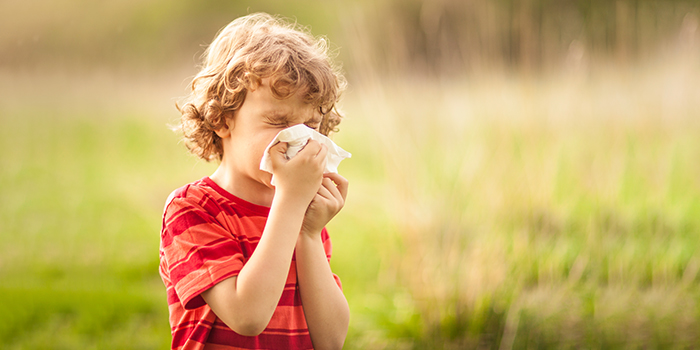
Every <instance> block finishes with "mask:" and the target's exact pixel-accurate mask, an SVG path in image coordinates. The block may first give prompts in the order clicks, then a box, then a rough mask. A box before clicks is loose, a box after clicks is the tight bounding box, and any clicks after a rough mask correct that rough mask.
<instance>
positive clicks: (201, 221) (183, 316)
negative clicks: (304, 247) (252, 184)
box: [160, 177, 340, 349]
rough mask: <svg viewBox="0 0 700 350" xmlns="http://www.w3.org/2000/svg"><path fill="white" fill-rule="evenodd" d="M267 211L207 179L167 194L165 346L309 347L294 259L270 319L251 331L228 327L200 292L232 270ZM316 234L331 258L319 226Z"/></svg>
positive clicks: (235, 271) (163, 252) (250, 244)
mask: <svg viewBox="0 0 700 350" xmlns="http://www.w3.org/2000/svg"><path fill="white" fill-rule="evenodd" d="M269 210H270V209H269V208H268V207H264V206H259V205H255V204H252V203H250V202H247V201H244V200H242V199H240V198H238V197H236V196H234V195H232V194H231V193H229V192H227V191H225V190H224V189H222V188H221V187H219V186H218V185H217V184H216V183H214V181H212V180H211V179H209V178H208V177H205V178H203V179H201V180H199V181H196V182H194V183H191V184H188V185H186V186H184V187H181V188H179V189H177V190H175V191H174V192H173V193H172V194H171V195H170V197H169V198H168V201H167V202H166V205H165V210H164V214H163V227H162V230H161V235H160V239H161V243H160V275H161V277H162V279H163V283H164V284H165V288H166V291H167V296H168V308H169V311H170V327H171V332H172V336H173V342H172V349H311V348H312V344H311V338H310V336H309V329H308V327H307V325H306V318H305V317H304V310H303V308H302V305H301V295H300V294H299V285H298V283H297V277H296V263H295V262H294V259H292V264H291V267H290V270H289V275H288V276H287V282H286V285H285V287H284V291H283V293H282V297H281V298H280V301H279V303H278V305H277V308H276V309H275V312H274V314H273V315H272V319H271V320H270V323H269V324H268V326H267V328H265V330H264V331H263V332H262V333H261V334H260V335H258V336H255V337H247V336H242V335H239V334H237V333H236V332H234V331H233V330H231V329H230V328H229V327H227V326H226V325H225V324H224V323H223V322H222V321H221V320H220V319H219V318H218V317H216V315H215V314H214V312H213V311H212V310H211V308H209V306H208V305H207V304H206V303H205V302H204V299H203V298H202V297H201V295H200V294H201V293H202V292H203V291H205V290H207V289H209V288H211V287H213V286H214V285H216V284H217V283H219V282H221V281H222V280H224V279H226V278H229V277H232V276H237V275H238V272H239V271H240V270H241V268H242V267H243V265H244V264H245V262H246V261H247V260H248V259H249V258H250V256H251V254H252V253H253V251H254V250H255V247H256V246H257V244H258V242H259V241H260V236H261V235H262V232H263V229H264V227H265V222H266V220H267V216H268V213H269ZM321 235H322V239H323V243H324V247H325V250H326V256H327V257H328V260H329V261H330V257H331V241H330V238H329V236H328V232H327V231H326V229H325V228H324V229H323V232H322V233H321ZM334 277H335V279H336V282H337V283H338V286H339V287H340V280H339V279H338V277H337V276H335V275H334Z"/></svg>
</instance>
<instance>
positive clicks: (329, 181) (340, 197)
mask: <svg viewBox="0 0 700 350" xmlns="http://www.w3.org/2000/svg"><path fill="white" fill-rule="evenodd" d="M347 195H348V180H346V179H345V178H344V177H342V176H340V175H339V174H336V173H328V174H323V181H322V183H321V187H320V188H319V189H318V191H317V192H316V195H315V196H314V198H313V200H312V201H311V204H309V207H308V209H306V215H304V223H303V224H302V226H301V233H302V234H306V235H310V236H313V237H315V236H317V235H320V234H321V230H322V229H323V227H324V226H326V224H327V223H328V222H329V221H331V219H332V218H333V217H334V216H335V215H336V214H338V212H339V211H340V209H342V208H343V206H344V205H345V198H346V197H347Z"/></svg>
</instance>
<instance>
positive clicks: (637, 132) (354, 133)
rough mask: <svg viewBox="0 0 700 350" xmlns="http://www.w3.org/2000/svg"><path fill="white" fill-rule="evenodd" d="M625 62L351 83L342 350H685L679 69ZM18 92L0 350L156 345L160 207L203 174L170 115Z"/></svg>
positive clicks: (1, 270)
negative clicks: (539, 76) (468, 77)
mask: <svg viewBox="0 0 700 350" xmlns="http://www.w3.org/2000/svg"><path fill="white" fill-rule="evenodd" d="M686 68H687V67H686ZM634 73H635V74H630V75H628V76H625V75H622V74H618V75H599V76H593V77H590V78H588V79H584V80H575V79H571V78H566V77H564V78H547V79H543V80H541V81H521V80H508V79H498V78H493V79H489V80H475V81H467V82H466V83H459V84H452V85H450V84H446V83H442V84H438V83H437V82H428V83H425V82H423V83H420V84H417V83H411V82H395V81H387V80H382V81H380V80H375V81H371V80H370V81H367V80H365V81H362V82H356V83H355V84H354V85H353V89H352V90H351V91H350V92H349V93H348V94H347V96H346V100H345V103H344V106H345V110H346V114H347V118H346V120H345V121H344V122H343V124H341V132H340V133H339V134H337V135H336V137H335V139H336V141H337V142H338V143H339V144H340V145H342V146H343V147H344V148H346V149H348V150H349V151H351V152H352V153H353V157H352V158H351V159H349V160H346V161H345V162H343V164H342V165H341V168H340V170H341V173H342V174H343V175H345V176H346V177H347V178H349V179H350V181H351V188H350V195H349V198H348V202H347V205H346V207H345V209H344V210H343V212H342V213H341V214H340V215H339V216H338V217H337V218H336V219H335V220H334V221H333V222H331V224H330V225H329V229H330V232H331V235H332V237H333V243H334V255H333V262H332V264H333V269H334V271H335V272H336V273H337V274H339V275H340V277H341V279H342V281H343V285H344V290H345V293H346V296H347V298H348V300H349V302H350V307H351V311H352V319H351V325H350V332H349V336H348V339H347V341H346V348H348V349H380V348H387V349H411V348H416V349H422V348H438V349H440V348H444V349H453V348H476V347H484V348H503V349H508V348H514V349H525V348H640V347H644V348H692V347H698V346H700V338H699V335H698V332H697V329H698V327H699V326H700V324H698V319H700V303H699V302H698V301H699V298H700V292H699V291H698V283H699V278H700V277H699V276H698V271H699V270H700V257H699V256H698V249H697V242H698V232H700V231H699V230H700V162H698V161H697V160H698V159H700V138H698V136H697V135H700V122H699V121H700V115H698V112H697V111H699V110H700V104H699V102H698V101H700V98H697V97H700V96H698V91H697V88H695V87H693V85H692V84H691V83H690V81H696V79H695V80H693V79H690V80H688V79H680V78H679V79H678V81H675V80H671V81H670V84H671V85H673V86H674V89H675V90H674V93H673V94H672V95H669V96H670V97H669V96H666V95H664V90H663V89H662V88H660V87H657V86H656V84H657V82H658V81H659V80H660V77H667V78H668V77H671V78H672V77H676V76H677V77H680V75H673V74H670V73H669V72H668V71H656V70H644V71H639V72H634ZM688 75H689V76H694V77H700V74H698V69H697V67H695V66H692V67H690V68H688V73H687V74H686V75H684V76H688ZM671 78H668V79H671ZM684 82H685V83H684ZM676 83H677V84H676ZM142 90H143V91H149V90H148V87H146V88H144V89H142ZM140 91H141V90H140ZM611 91H612V92H614V93H611ZM664 96H666V97H664ZM67 98H73V99H75V96H74V95H68V97H67ZM29 101H31V100H29V99H27V100H26V101H25V100H17V101H14V102H9V100H6V102H4V103H3V104H0V113H1V114H0V149H2V150H3V152H2V153H1V154H0V194H1V196H2V201H1V202H0V235H1V236H2V240H0V281H1V283H0V314H1V315H2V317H0V341H1V342H2V343H3V346H2V347H3V348H8V349H35V348H45V349H76V348H80V349H109V348H114V349H142V348H143V349H155V348H167V347H168V344H169V341H170V334H169V328H168V320H167V306H166V300H165V291H164V287H163V285H162V282H161V281H160V278H159V276H158V272H157V266H158V232H159V230H160V217H161V211H162V205H163V201H164V200H165V198H166V197H167V195H168V193H169V192H170V191H172V190H173V189H175V188H177V187H179V186H181V185H183V184H185V183H187V182H190V181H193V180H196V179H198V178H200V177H202V176H205V175H208V174H210V173H211V172H212V171H213V169H214V167H215V165H213V164H207V163H204V162H201V161H197V160H196V159H195V158H193V157H191V156H189V155H187V154H186V152H185V150H184V146H183V145H181V144H178V140H177V136H176V135H174V134H173V133H172V132H170V131H169V130H168V129H167V128H166V123H168V122H170V121H172V119H173V118H174V117H176V114H175V111H174V109H172V110H171V112H162V111H158V110H157V109H155V110H156V111H157V112H155V113H152V112H153V111H154V109H152V108H150V107H149V106H145V107H144V106H142V105H138V104H136V105H130V104H128V103H125V104H119V103H109V102H108V101H106V100H105V101H100V100H97V102H96V103H94V104H92V105H89V106H85V105H80V107H72V106H73V105H72V104H71V103H70V101H69V102H68V103H64V104H56V105H51V104H50V103H46V104H43V105H42V104H40V103H37V104H33V103H29ZM139 101H141V102H139V103H142V101H143V100H139ZM154 103H156V102H154ZM157 103H160V101H158V102H157ZM115 105H118V106H121V107H119V108H117V109H115V108H114V106H115ZM123 106H129V107H123ZM142 107H143V108H142Z"/></svg>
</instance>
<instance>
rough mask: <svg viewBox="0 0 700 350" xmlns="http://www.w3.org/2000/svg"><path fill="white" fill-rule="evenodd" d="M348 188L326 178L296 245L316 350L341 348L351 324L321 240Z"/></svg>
mask: <svg viewBox="0 0 700 350" xmlns="http://www.w3.org/2000/svg"><path fill="white" fill-rule="evenodd" d="M333 182H335V183H336V184H337V186H336V185H334V184H333ZM347 188H348V181H347V180H345V178H343V177H342V176H340V175H338V174H326V175H325V176H324V179H323V185H322V186H321V188H320V189H319V191H318V193H317V194H316V197H314V200H313V202H312V203H311V205H310V206H309V209H308V210H307V213H306V217H305V218H304V224H303V226H302V232H301V234H300V235H299V238H298V240H297V245H296V263H297V278H298V280H299V291H300V292H301V302H302V305H304V315H305V316H306V323H307V324H308V326H309V332H310V334H311V341H312V342H313V345H314V348H315V349H340V348H342V347H343V343H344V342H345V337H346V335H347V332H348V324H349V322H350V310H349V308H348V302H347V300H346V299H345V296H344V295H343V292H342V290H341V289H340V288H339V287H338V285H337V284H336V281H335V278H334V277H333V273H332V272H331V268H330V265H329V264H328V260H327V257H326V251H325V249H324V247H323V241H322V239H321V230H322V229H323V227H324V226H325V224H326V223H328V221H330V219H331V218H333V216H335V214H337V213H338V212H339V211H340V209H342V207H343V205H344V203H345V197H346V196H347Z"/></svg>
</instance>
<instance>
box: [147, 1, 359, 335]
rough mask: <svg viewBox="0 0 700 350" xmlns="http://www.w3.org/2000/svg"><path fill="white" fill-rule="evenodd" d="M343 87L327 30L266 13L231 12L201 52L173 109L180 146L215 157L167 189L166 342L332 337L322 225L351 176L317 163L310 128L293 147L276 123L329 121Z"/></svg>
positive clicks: (330, 278) (340, 304)
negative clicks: (202, 172) (196, 175)
mask: <svg viewBox="0 0 700 350" xmlns="http://www.w3.org/2000/svg"><path fill="white" fill-rule="evenodd" d="M343 87H344V82H343V80H342V76H341V75H340V74H339V73H337V71H335V70H334V69H333V68H332V66H331V65H330V60H329V58H328V55H327V49H326V46H325V42H324V41H323V40H316V39H314V38H313V37H312V36H310V35H309V34H307V33H305V32H302V31H300V30H298V29H295V28H294V27H293V26H292V25H289V24H286V23H284V22H282V21H280V20H278V19H276V18H274V17H271V16H269V15H266V14H253V15H248V16H245V17H241V18H238V19H236V20H235V21H233V22H231V23H230V24H229V25H228V26H227V27H225V28H224V29H223V30H222V31H221V32H220V33H219V34H218V35H217V37H216V39H215V40H214V41H213V42H212V44H211V45H210V46H209V48H208V49H207V51H206V52H205V60H204V65H203V68H202V70H201V71H200V72H199V73H198V74H197V75H196V76H195V78H194V80H193V82H192V92H191V94H190V96H189V98H188V100H187V101H186V103H185V104H184V105H183V106H182V107H181V108H180V111H181V113H182V118H181V125H180V127H181V129H182V131H183V134H184V139H185V143H186V145H187V147H188V149H189V150H190V151H191V152H193V153H194V154H196V155H198V156H199V157H201V158H203V159H206V160H212V159H218V160H219V161H220V164H219V167H218V168H217V169H216V171H215V172H214V174H212V175H211V176H209V177H205V178H203V179H201V180H199V181H196V182H194V183H191V184H188V185H186V186H184V187H182V188H180V189H178V190H175V191H174V192H173V193H172V194H171V195H170V197H169V198H168V200H167V201H166V207H165V211H164V215H163V228H162V231H161V247H160V274H161V277H162V279H163V282H164V283H165V286H166V289H167V295H168V305H169V309H170V325H171V330H172V336H173V342H172V348H173V349H310V348H316V349H327V348H328V349H332V348H334V349H338V348H341V347H342V346H343V342H344V341H345V336H346V334H347V329H348V322H349V310H348V304H347V301H346V300H345V297H344V295H343V293H342V290H341V288H340V280H339V279H338V277H337V276H335V275H334V274H333V273H332V272H331V269H330V265H329V259H330V252H331V245H330V240H329V237H328V233H327V232H326V229H325V225H326V224H327V223H328V222H329V221H330V220H331V219H332V218H333V216H335V214H337V213H338V212H339V211H340V209H341V208H342V207H343V204H344V202H345V198H346V195H347V188H348V182H347V180H345V179H344V178H343V177H342V176H340V175H338V174H333V173H330V174H323V169H324V167H325V158H326V152H327V149H326V147H325V145H322V144H320V143H318V142H316V141H313V140H311V141H309V143H308V144H307V145H306V146H305V147H304V148H303V149H302V150H301V151H300V152H299V153H298V154H297V155H296V156H295V157H293V158H291V159H287V157H286V156H285V151H286V148H287V144H286V143H284V142H280V143H278V144H276V145H275V146H273V147H272V148H271V149H270V157H271V159H272V169H273V170H272V173H273V174H274V176H275V186H274V187H273V186H272V185H271V184H270V179H271V176H272V174H270V173H267V172H264V171H262V170H260V169H259V166H260V160H261V158H262V156H263V152H264V150H265V148H266V147H267V145H268V144H269V143H270V142H271V141H272V140H273V139H274V137H275V135H276V134H277V133H278V132H279V131H280V130H282V129H285V128H287V127H289V126H293V125H296V124H302V123H303V124H305V125H307V126H308V127H310V128H312V129H315V130H317V131H319V132H321V133H323V134H326V135H327V134H328V133H329V132H331V131H332V130H333V129H334V128H335V126H336V125H337V124H338V123H339V122H340V116H339V115H338V113H336V112H335V108H334V106H335V104H336V102H337V100H338V97H339V95H340V92H341V91H342V89H343Z"/></svg>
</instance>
